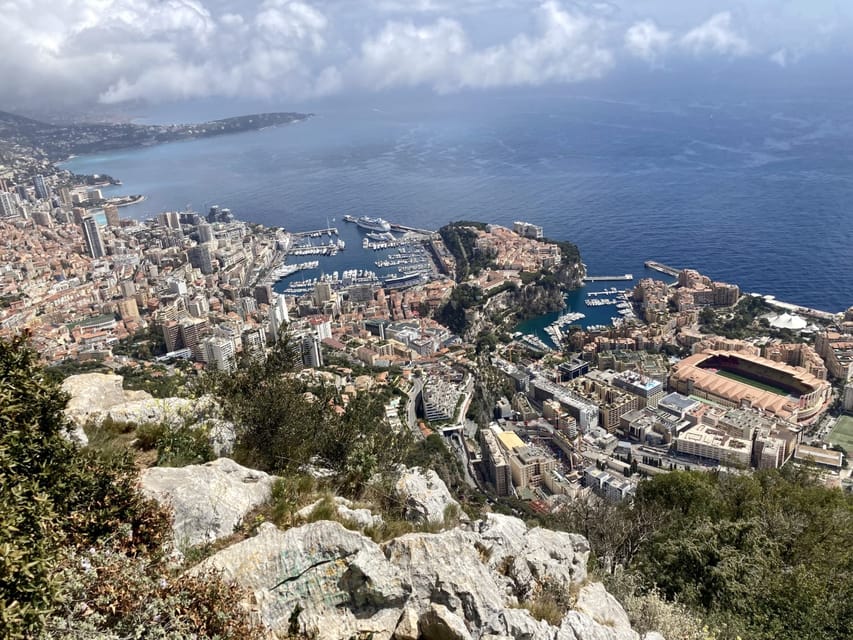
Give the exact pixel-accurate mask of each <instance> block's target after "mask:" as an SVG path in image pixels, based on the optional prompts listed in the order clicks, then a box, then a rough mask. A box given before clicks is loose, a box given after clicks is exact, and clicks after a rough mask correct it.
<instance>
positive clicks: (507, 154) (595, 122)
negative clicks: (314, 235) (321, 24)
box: [65, 91, 853, 322]
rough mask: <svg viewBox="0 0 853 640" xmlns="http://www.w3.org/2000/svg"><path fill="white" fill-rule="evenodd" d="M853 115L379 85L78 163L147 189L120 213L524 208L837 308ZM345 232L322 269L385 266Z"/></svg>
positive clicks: (305, 219)
mask: <svg viewBox="0 0 853 640" xmlns="http://www.w3.org/2000/svg"><path fill="white" fill-rule="evenodd" d="M386 102H387V103H386ZM849 107H850V104H849V102H844V101H835V100H832V99H830V98H826V99H822V100H818V99H813V100H809V99H799V100H786V99H782V98H775V99H771V98H767V99H764V100H762V99H755V100H749V101H738V100H730V101H722V100H720V101H713V100H707V99H703V100H689V99H684V100H673V99H660V100H657V99H654V98H647V99H645V100H643V101H624V100H610V99H603V98H595V97H584V96H579V95H570V94H568V93H561V92H544V91H540V92H523V93H522V92H516V93H506V94H500V95H493V94H476V95H473V94H471V95H461V96H450V97H441V98H436V97H431V98H429V99H424V100H408V101H392V100H387V101H383V99H382V98H381V97H376V98H373V99H371V100H368V101H361V102H360V103H353V104H340V103H338V104H332V105H329V106H328V108H326V109H321V108H318V109H316V115H315V116H314V117H312V118H311V119H309V120H308V121H305V122H301V123H298V124H294V125H289V126H284V127H279V128H273V129H267V130H264V131H258V132H250V133H244V134H237V135H231V136H224V137H219V138H211V139H207V140H200V141H189V142H181V143H173V144H166V145H161V146H156V147H150V148H144V149H137V150H129V151H121V152H115V153H108V154H102V155H97V156H88V157H80V158H75V159H73V160H71V161H69V162H68V163H66V164H65V166H66V167H67V168H69V169H71V170H73V171H75V172H78V173H108V174H110V175H113V176H115V177H117V178H119V179H121V180H122V181H123V182H124V184H123V186H121V187H115V188H113V189H112V190H111V191H112V192H113V193H126V194H130V193H142V194H145V195H146V197H147V199H146V201H145V202H143V203H141V204H139V205H135V206H132V207H127V208H123V209H122V210H121V211H122V215H125V216H128V215H130V216H133V217H136V218H147V217H151V216H153V215H155V214H157V213H159V212H161V211H165V210H182V209H184V208H186V207H192V208H194V209H195V210H198V211H201V212H205V211H206V210H207V208H208V207H209V206H210V205H212V204H218V205H220V206H223V207H229V208H230V209H231V210H232V211H233V212H234V213H235V215H236V216H237V217H238V218H240V219H243V220H248V221H254V222H260V223H263V224H267V225H275V226H283V227H285V228H287V229H289V230H294V231H298V230H306V229H314V228H320V227H325V226H326V222H327V220H329V221H331V220H332V219H335V220H336V224H337V226H339V227H343V226H344V223H343V222H341V218H342V216H343V215H344V214H351V215H355V216H358V215H365V214H367V215H375V216H382V217H384V218H387V219H388V220H390V221H392V222H399V223H401V224H406V225H411V226H416V227H424V228H438V227H439V226H441V225H442V224H444V223H446V222H448V221H451V220H461V219H470V220H483V221H488V222H495V223H500V224H506V225H511V223H512V221H513V220H517V219H522V220H527V221H530V222H534V223H536V224H540V225H542V226H543V227H544V228H545V233H546V235H547V236H549V237H552V238H556V239H566V240H571V241H573V242H575V243H576V244H578V245H579V247H580V250H581V253H582V255H583V258H584V262H586V264H587V265H588V270H589V273H590V274H591V275H599V274H605V275H609V274H622V273H627V272H630V273H633V274H634V275H635V276H637V277H642V276H644V275H652V272H648V271H645V270H644V268H643V262H644V261H645V260H650V259H651V260H657V261H659V262H663V263H666V264H670V265H673V266H676V267H692V268H696V269H698V270H700V271H702V272H703V273H705V274H707V275H709V276H711V277H712V278H714V279H718V280H723V281H728V282H735V283H738V284H740V285H741V287H742V288H743V289H744V290H746V291H754V292H761V293H764V294H773V295H775V296H776V297H777V298H779V299H781V300H785V301H788V302H793V303H796V304H801V305H806V306H811V307H815V308H819V309H825V310H828V311H840V310H842V309H844V308H846V307H848V306H850V305H853V110H851V109H850V108H849ZM215 115H217V116H221V115H236V114H234V113H230V114H229V113H217V114H215ZM207 117H211V116H208V115H200V116H199V117H198V118H197V119H205V118H207ZM185 120H186V119H185ZM347 226H348V227H349V230H348V231H346V236H345V239H346V240H348V250H347V251H346V252H344V253H342V254H340V255H339V256H337V257H336V258H334V262H332V263H325V262H324V264H323V265H322V268H323V269H324V270H326V271H330V270H332V269H343V268H346V266H354V267H361V268H364V267H366V266H369V265H370V263H371V262H372V261H373V260H374V259H376V258H377V256H375V255H373V253H372V252H371V253H370V255H366V254H364V253H361V248H360V236H359V235H358V232H357V231H355V229H354V227H353V225H347ZM350 248H352V249H355V250H354V251H350ZM307 275H310V274H307ZM300 277H306V275H301V276H300ZM606 286H618V287H619V288H624V287H625V283H612V284H611V283H608V284H607V285H606ZM599 288H602V287H599ZM577 310H580V311H584V312H585V311H586V310H585V309H583V308H581V309H577ZM612 311H613V308H609V309H608V310H607V314H606V315H608V317H609V316H610V315H615V314H614V313H612ZM593 315H594V316H595V321H596V322H597V321H599V320H600V319H601V314H593ZM588 321H590V322H591V321H592V320H588Z"/></svg>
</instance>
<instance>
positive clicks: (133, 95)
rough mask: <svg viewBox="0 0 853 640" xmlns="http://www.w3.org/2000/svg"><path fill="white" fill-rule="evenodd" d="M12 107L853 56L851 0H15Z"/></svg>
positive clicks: (1, 73)
mask: <svg viewBox="0 0 853 640" xmlns="http://www.w3.org/2000/svg"><path fill="white" fill-rule="evenodd" d="M0 33H2V34H3V35H2V37H0V108H17V109H26V108H27V107H36V106H44V105H55V106H80V107H85V106H87V105H92V104H98V103H99V104H103V105H117V104H121V103H122V102H125V101H139V100H143V101H147V102H150V103H152V104H158V103H169V102H176V101H183V100H190V99H198V98H207V97H224V98H234V97H252V98H271V99H275V100H280V101H288V100H290V101H294V102H302V101H306V100H308V101H310V100H312V99H319V98H323V97H327V96H346V95H347V94H348V93H355V92H358V93H364V92H381V91H391V90H400V89H407V88H416V89H420V90H430V91H434V92H436V93H440V94H441V93H455V92H462V91H472V90H488V89H494V88H506V87H538V86H547V85H559V84H570V83H578V82H583V81H593V82H595V81H601V82H606V80H607V78H608V77H611V76H612V75H613V74H615V73H617V72H619V71H620V70H625V69H640V70H642V72H646V71H648V72H649V73H658V74H660V73H667V71H668V70H671V69H673V68H684V66H685V65H687V66H689V65H697V66H699V65H701V66H703V68H708V67H711V68H713V67H715V66H716V67H718V68H721V69H722V68H725V69H732V68H736V67H737V65H739V64H743V65H747V63H749V68H751V69H755V68H756V66H755V65H756V63H762V64H766V65H768V67H769V68H773V69H785V70H792V69H796V67H797V66H798V65H803V64H807V63H808V61H809V60H810V59H812V60H813V59H815V58H820V57H827V56H834V57H836V58H843V57H846V56H849V55H850V53H851V45H850V44H849V43H851V42H853V39H851V38H850V36H851V34H853V2H849V1H848V0H614V1H593V2H580V1H576V2H570V1H568V0H0Z"/></svg>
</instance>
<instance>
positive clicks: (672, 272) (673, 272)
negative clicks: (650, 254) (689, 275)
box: [643, 260, 681, 278]
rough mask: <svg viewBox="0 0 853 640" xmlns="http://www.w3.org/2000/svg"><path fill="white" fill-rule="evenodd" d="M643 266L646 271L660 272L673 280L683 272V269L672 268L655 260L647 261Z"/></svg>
mask: <svg viewBox="0 0 853 640" xmlns="http://www.w3.org/2000/svg"><path fill="white" fill-rule="evenodd" d="M643 265H644V266H645V267H646V269H654V270H655V271H660V272H661V273H665V274H666V275H668V276H672V277H673V278H677V277H678V274H679V273H680V272H681V269H676V268H675V267H670V266H668V265H665V264H662V263H660V262H655V261H654V260H646V261H645V262H644V263H643Z"/></svg>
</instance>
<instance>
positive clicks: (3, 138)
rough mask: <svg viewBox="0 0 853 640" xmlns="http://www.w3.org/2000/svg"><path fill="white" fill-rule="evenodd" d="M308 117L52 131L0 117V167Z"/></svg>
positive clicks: (288, 114) (246, 117)
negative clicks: (30, 159)
mask: <svg viewBox="0 0 853 640" xmlns="http://www.w3.org/2000/svg"><path fill="white" fill-rule="evenodd" d="M311 115H312V114H307V113H293V112H274V113H256V114H251V115H243V116H237V117H233V118H225V119H222V120H211V121H209V122H202V123H197V124H158V125H143V124H132V123H121V124H89V123H79V124H69V125H53V124H48V123H46V122H40V121H38V120H32V119H30V118H25V117H23V116H19V115H15V114H12V113H8V112H5V111H0V164H14V161H15V160H17V159H23V158H32V159H37V160H43V161H47V162H51V163H52V162H59V161H61V160H64V159H66V158H68V157H69V156H72V155H81V154H85V153H102V152H104V151H113V150H115V149H126V148H132V147H142V146H149V145H154V144H160V143H163V142H177V141H179V140H190V139H193V138H208V137H212V136H220V135H224V134H227V133H241V132H243V131H255V130H257V129H263V128H266V127H274V126H278V125H282V124H290V123H292V122H299V121H301V120H306V119H308V118H310V117H311Z"/></svg>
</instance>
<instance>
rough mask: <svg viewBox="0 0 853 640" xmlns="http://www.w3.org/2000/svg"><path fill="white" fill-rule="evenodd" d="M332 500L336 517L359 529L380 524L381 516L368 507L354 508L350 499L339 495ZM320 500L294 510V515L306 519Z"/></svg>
mask: <svg viewBox="0 0 853 640" xmlns="http://www.w3.org/2000/svg"><path fill="white" fill-rule="evenodd" d="M333 501H334V503H335V511H336V512H337V514H338V517H339V518H340V519H341V520H345V521H347V523H349V524H351V525H354V526H356V527H358V528H359V529H369V528H370V527H378V526H379V525H381V524H382V516H380V515H375V514H374V513H373V512H371V511H370V509H358V508H356V509H354V508H353V503H352V501H350V500H347V499H346V498H342V497H340V496H335V497H334V498H333ZM322 502H323V500H322V499H320V500H317V501H316V502H313V503H311V504H309V505H308V506H305V507H302V508H301V509H300V510H299V511H297V512H296V515H297V516H298V517H299V518H302V519H303V520H307V519H308V518H310V517H311V514H312V513H313V512H314V510H315V509H316V508H317V507H318V506H319V505H320V504H321V503H322Z"/></svg>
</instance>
